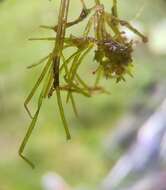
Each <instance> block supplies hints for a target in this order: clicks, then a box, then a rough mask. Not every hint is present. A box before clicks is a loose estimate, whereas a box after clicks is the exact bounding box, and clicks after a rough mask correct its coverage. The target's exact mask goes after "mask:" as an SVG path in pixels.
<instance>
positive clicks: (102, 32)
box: [19, 0, 148, 168]
mask: <svg viewBox="0 0 166 190" xmlns="http://www.w3.org/2000/svg"><path fill="white" fill-rule="evenodd" d="M69 5H70V0H61V3H60V8H59V17H58V24H57V25H56V26H54V27H50V26H41V27H42V28H47V29H51V30H53V31H54V32H55V34H56V37H55V38H54V37H48V38H33V39H30V40H51V41H53V42H54V48H53V50H52V52H50V53H49V55H47V56H46V57H44V58H43V59H41V60H40V61H39V62H38V63H37V64H34V65H31V66H29V67H28V68H33V67H36V66H38V65H41V64H45V65H44V66H43V70H42V72H41V74H40V76H39V78H38V80H37V81H36V83H35V85H34V87H33V88H32V90H31V92H30V94H29V95H28V97H27V98H26V100H25V103H24V106H25V109H26V111H27V113H28V115H29V116H30V118H31V123H30V126H29V128H28V130H27V133H26V135H25V137H24V139H23V141H22V143H21V146H20V148H19V155H20V156H21V157H22V158H23V159H24V160H25V161H26V162H27V163H28V164H29V165H30V166H31V167H32V168H34V164H33V163H32V162H31V161H30V160H29V159H27V158H26V157H25V156H24V155H23V151H24V149H25V146H26V144H27V142H28V140H29V137H30V136H31V133H32V131H33V129H34V127H35V125H36V121H37V119H38V116H39V112H40V109H41V106H42V103H43V101H44V99H46V98H50V97H52V96H53V95H54V94H56V97H57V104H58V108H59V112H60V116H61V119H62V122H63V126H64V129H65V132H66V137H67V139H70V138H71V135H70V131H69V128H68V124H67V121H66V118H65V113H64V107H63V100H62V98H61V92H62V91H66V93H67V96H66V102H67V103H68V102H71V105H72V107H73V110H74V113H75V114H76V115H78V112H77V109H76V104H75V101H74V94H81V95H83V96H86V97H91V96H92V95H93V94H94V92H95V93H96V92H98V93H106V91H105V90H104V88H103V87H102V86H100V85H99V83H100V79H101V77H103V76H104V77H106V78H108V79H114V80H116V82H120V81H125V75H126V74H127V75H130V76H132V72H131V69H132V67H133V64H132V59H133V58H132V53H133V40H129V39H128V38H127V37H126V35H125V32H124V31H123V30H122V28H124V27H126V28H128V29H129V30H130V31H132V32H133V33H135V34H136V35H138V36H139V37H140V38H141V39H142V41H143V42H144V43H146V42H147V41H148V39H147V37H146V36H144V35H143V34H142V33H141V32H139V31H138V30H137V29H136V28H134V27H133V26H132V25H131V24H130V23H129V22H127V21H125V20H121V19H120V18H119V15H118V10H117V0H112V8H111V11H110V12H107V11H106V10H105V7H104V4H102V2H100V0H94V6H93V7H90V8H88V7H87V6H86V3H85V2H84V0H80V5H81V6H82V11H81V13H80V15H79V17H78V18H77V19H76V20H74V21H68V12H69ZM110 7H111V2H110ZM81 22H86V24H85V28H84V30H83V32H82V34H81V35H79V36H73V35H67V33H66V30H67V29H68V28H71V27H72V26H74V25H79V24H80V23H81ZM122 26H123V27H122ZM68 48H74V49H75V52H74V53H72V54H71V55H70V56H68V57H66V56H65V54H64V51H65V50H66V49H68ZM90 52H93V54H94V61H96V63H97V64H98V66H97V68H96V70H95V71H94V72H93V75H96V79H95V81H94V85H93V86H89V85H88V84H87V83H86V82H85V80H84V78H83V76H80V74H79V69H80V66H81V65H82V64H85V63H86V62H84V59H85V57H86V56H87V55H88V54H89V53H90ZM39 86H42V90H41V92H40V95H39V98H38V106H37V110H36V112H35V114H34V115H33V114H32V113H31V112H30V110H29V108H28V104H29V102H30V101H31V99H32V98H33V96H34V95H35V92H36V91H37V90H38V88H39Z"/></svg>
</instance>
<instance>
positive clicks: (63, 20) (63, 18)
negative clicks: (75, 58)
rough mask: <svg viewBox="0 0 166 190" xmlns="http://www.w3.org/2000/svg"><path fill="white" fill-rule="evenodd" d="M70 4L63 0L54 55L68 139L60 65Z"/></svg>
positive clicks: (62, 117) (60, 109) (61, 113)
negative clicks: (61, 91) (60, 84)
mask: <svg viewBox="0 0 166 190" xmlns="http://www.w3.org/2000/svg"><path fill="white" fill-rule="evenodd" d="M69 3H70V0H61V5H60V10H59V18H58V26H57V35H56V41H55V48H54V51H53V55H54V57H53V73H54V83H53V86H54V89H55V90H56V95H57V102H58V107H59V111H60V115H61V119H62V122H63V124H64V128H65V132H66V137H67V139H70V138H71V137H70V133H69V129H68V125H67V122H66V118H65V114H64V109H63V104H62V99H61V94H60V90H59V65H60V57H61V55H62V51H63V46H64V38H65V33H66V24H67V17H68V10H69Z"/></svg>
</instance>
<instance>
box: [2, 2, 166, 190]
mask: <svg viewBox="0 0 166 190" xmlns="http://www.w3.org/2000/svg"><path fill="white" fill-rule="evenodd" d="M86 2H87V3H89V4H91V3H92V2H93V1H92V0H91V1H90V0H87V1H86ZM104 2H105V3H106V7H107V8H108V9H110V8H111V1H110V0H104ZM58 7H59V0H56V1H55V0H52V1H51V2H50V1H47V0H40V1H37V0H36V1H34V0H28V1H26V0H6V1H5V0H4V1H2V2H0V42H1V49H0V150H1V151H0V189H2V190H29V189H36V190H39V189H42V188H41V178H42V176H43V175H44V174H45V173H47V172H48V171H50V170H51V171H56V172H57V173H59V174H60V175H62V176H63V177H65V179H66V180H67V181H68V182H69V183H70V184H71V185H73V186H78V187H81V186H84V185H87V186H89V187H95V186H97V184H98V183H100V181H101V179H102V178H103V177H104V176H105V174H106V173H107V172H108V171H109V169H110V167H111V165H112V164H113V163H111V162H110V160H109V159H107V157H106V155H105V152H104V151H103V141H104V138H105V136H106V134H107V133H109V132H110V129H111V128H113V127H114V126H115V123H116V122H117V121H118V119H119V118H120V116H121V115H122V114H123V113H126V112H127V111H128V108H130V107H131V106H132V104H133V103H135V102H140V101H141V100H143V99H144V98H146V96H145V95H146V91H145V89H146V87H147V86H148V85H149V83H151V82H153V81H155V80H159V81H160V80H162V79H163V78H164V77H165V73H166V67H165V65H164V61H165V57H166V56H165V55H164V54H163V55H158V54H155V53H154V52H152V51H150V48H149V47H148V45H146V46H144V45H138V46H137V48H136V52H135V57H134V64H135V69H134V73H135V74H134V78H133V79H130V78H129V79H128V80H127V82H126V83H123V82H122V83H119V84H115V83H113V82H110V81H107V80H105V79H103V81H102V82H103V85H104V86H106V87H107V89H108V90H109V91H110V92H111V95H100V96H96V97H93V98H91V99H86V98H84V97H80V96H78V97H77V98H76V99H77V103H78V105H79V112H80V113H79V114H80V118H79V119H75V117H74V115H73V113H72V111H71V109H70V108H69V107H68V106H66V112H68V119H69V121H70V126H71V133H72V140H71V141H70V142H68V143H67V142H66V140H65V135H64V131H63V127H62V124H61V122H60V120H59V113H58V110H57V107H56V98H52V99H51V100H48V101H46V102H45V103H44V106H43V108H42V111H41V114H40V117H39V121H38V123H37V126H36V130H35V131H34V133H33V135H32V138H31V140H30V143H29V145H28V146H27V149H26V151H27V152H26V154H28V155H30V156H31V157H32V158H33V160H35V163H36V167H37V168H36V170H31V169H30V168H28V166H27V165H26V164H25V163H24V162H23V161H22V160H21V159H20V158H19V157H18V155H17V150H18V147H19V144H20V142H21V139H22V138H23V136H24V134H25V131H26V127H27V126H28V123H29V119H28V117H27V115H26V113H25V111H24V108H23V102H24V98H25V97H26V94H27V93H28V91H29V90H30V88H31V86H32V84H33V83H34V80H35V79H36V76H37V74H38V72H39V71H40V68H35V69H33V70H31V71H29V70H26V67H27V66H28V65H30V64H32V63H34V62H36V61H38V59H40V58H41V57H43V56H45V55H47V53H48V52H49V50H50V49H51V48H52V43H51V42H48V43H47V42H45V43H44V42H33V43H32V42H29V41H28V40H27V39H28V38H30V37H38V36H39V37H45V36H53V35H54V33H52V32H50V31H47V30H43V29H40V28H39V27H38V26H39V25H42V24H48V25H52V24H54V23H55V22H57V15H58ZM78 7H79V2H77V1H74V2H72V5H71V7H70V18H71V19H74V18H75V17H77V16H78V14H79V12H80V10H79V9H78ZM131 7H132V9H131ZM165 8H166V3H165V1H162V0H159V1H155V0H151V1H150V0H146V1H145V0H139V1H133V0H126V1H120V2H119V11H120V17H122V18H124V19H127V20H132V21H135V22H138V23H139V24H140V25H141V26H142V28H144V30H145V32H147V34H149V35H150V34H151V31H152V30H154V29H155V28H156V27H157V24H158V23H160V22H161V21H162V20H164V19H165V17H166V13H165ZM140 10H142V11H140ZM136 13H140V15H139V14H137V15H136ZM137 16H138V17H137ZM140 28H141V27H140ZM80 30H81V27H79V28H77V27H74V29H73V31H72V32H73V34H74V35H78V34H79V31H80ZM70 32H71V31H70ZM156 35H157V34H156ZM150 40H151V39H150ZM85 64H87V65H88V66H86V68H87V67H88V69H85V68H84V67H83V68H82V69H83V72H84V73H86V74H85V75H86V76H87V80H88V77H89V76H90V75H91V73H92V71H93V70H94V68H95V63H94V61H93V56H91V55H89V57H88V58H87V60H86V61H85ZM31 107H32V109H33V108H34V107H35V101H34V102H32V105H31ZM87 108H88V109H87ZM116 154H118V152H115V155H114V156H115V157H116Z"/></svg>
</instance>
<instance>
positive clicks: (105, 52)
mask: <svg viewBox="0 0 166 190" xmlns="http://www.w3.org/2000/svg"><path fill="white" fill-rule="evenodd" d="M132 51H133V49H132V42H130V43H120V42H117V41H114V40H112V39H111V40H103V41H100V42H98V44H97V50H96V52H95V60H96V61H97V62H99V63H100V65H101V66H102V67H103V71H104V74H105V76H106V77H115V78H117V80H121V79H123V80H124V74H126V73H128V67H129V66H130V65H131V63H132Z"/></svg>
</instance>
